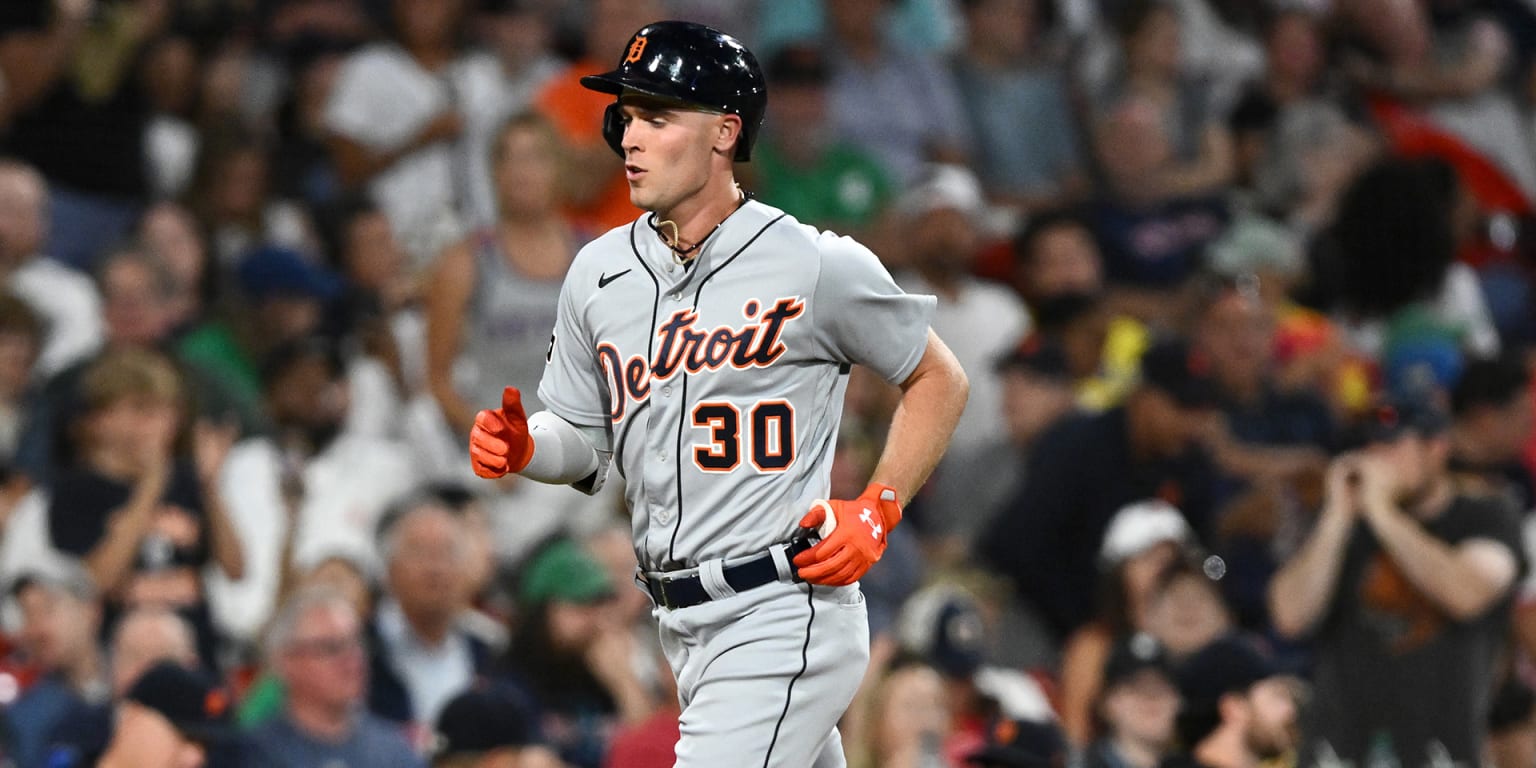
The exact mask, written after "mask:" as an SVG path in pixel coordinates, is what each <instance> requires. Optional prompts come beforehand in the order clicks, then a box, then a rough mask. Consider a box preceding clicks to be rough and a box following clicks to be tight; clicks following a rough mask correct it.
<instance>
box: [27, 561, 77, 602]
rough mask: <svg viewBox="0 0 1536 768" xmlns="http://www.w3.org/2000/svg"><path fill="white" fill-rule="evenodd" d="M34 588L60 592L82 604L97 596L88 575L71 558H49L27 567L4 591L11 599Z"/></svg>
mask: <svg viewBox="0 0 1536 768" xmlns="http://www.w3.org/2000/svg"><path fill="white" fill-rule="evenodd" d="M34 586H36V587H42V588H44V589H49V590H53V591H56V592H61V593H63V594H66V595H69V596H71V597H73V598H75V599H76V600H80V601H82V602H91V601H94V600H95V599H96V598H97V596H98V595H99V592H98V590H97V589H96V582H95V581H94V580H92V579H91V575H90V573H88V572H87V571H86V570H85V567H84V566H83V565H81V564H80V562H79V561H78V560H75V559H73V558H51V559H48V560H45V561H42V562H39V563H36V564H34V565H32V566H29V567H27V568H26V569H25V570H23V571H22V572H21V573H19V574H17V575H16V577H15V578H13V579H11V583H10V587H9V589H7V590H6V591H7V592H8V593H9V594H10V595H11V597H20V596H21V592H22V590H24V589H26V588H27V587H34Z"/></svg>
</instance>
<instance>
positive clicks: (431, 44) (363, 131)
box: [325, 0, 496, 263]
mask: <svg viewBox="0 0 1536 768" xmlns="http://www.w3.org/2000/svg"><path fill="white" fill-rule="evenodd" d="M392 11H393V15H392V21H393V28H394V30H395V38H394V39H393V40H389V41H386V42H381V43H376V44H374V45H370V46H368V47H365V48H363V49H362V50H360V51H358V52H357V53H355V54H353V55H352V56H351V57H349V58H348V59H347V60H346V62H344V63H343V64H342V67H341V72H340V73H339V74H338V75H337V78H336V83H335V86H334V89H333V90H332V91H331V98H330V102H329V103H328V104H327V105H326V110H325V124H326V127H327V128H329V129H330V132H331V152H332V154H333V155H334V157H335V160H336V167H337V171H338V172H339V174H340V176H341V181H342V183H343V184H344V185H346V186H349V187H362V186H364V185H366V187H367V188H368V190H369V192H370V193H371V194H372V195H373V197H374V198H375V199H376V200H378V202H379V205H381V206H382V207H383V208H384V211H385V213H387V214H388V215H389V219H390V224H391V225H392V226H393V227H394V228H395V234H396V236H398V237H399V238H400V240H401V242H402V243H404V244H405V247H406V250H407V251H408V252H410V253H411V254H412V255H413V256H415V257H416V258H417V259H418V263H424V262H425V260H426V259H428V258H430V257H431V256H432V255H435V254H436V253H437V251H438V250H439V249H441V248H442V247H443V246H445V245H447V244H448V242H450V241H451V240H453V239H455V238H456V237H458V236H459V235H460V234H462V232H461V231H460V230H461V224H460V218H459V216H458V214H457V212H458V211H459V210H461V208H462V207H463V205H464V204H465V202H466V200H465V198H466V197H467V192H468V190H467V189H466V186H465V182H466V180H467V178H468V176H467V174H468V172H469V168H468V163H467V154H466V151H465V145H466V144H467V143H470V142H468V141H467V139H468V138H470V137H469V136H468V132H467V129H468V128H469V119H468V118H469V114H470V111H471V109H478V108H479V107H477V106H475V105H476V104H477V103H481V102H484V101H485V99H484V97H483V94H486V93H488V92H493V91H495V90H496V88H495V85H494V83H493V84H489V85H487V84H486V83H485V82H484V79H483V78H484V75H485V74H486V72H487V70H486V69H485V68H481V67H474V66H471V65H470V60H469V58H468V57H467V56H466V55H465V54H464V52H463V51H462V50H461V47H460V45H459V42H458V41H459V32H460V24H461V22H462V20H463V15H464V0H394V2H393V5H392Z"/></svg>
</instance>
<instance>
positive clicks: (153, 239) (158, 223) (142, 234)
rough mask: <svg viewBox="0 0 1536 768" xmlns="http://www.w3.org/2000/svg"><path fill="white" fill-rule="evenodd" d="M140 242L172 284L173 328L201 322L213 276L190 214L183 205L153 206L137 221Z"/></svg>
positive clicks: (212, 288)
mask: <svg viewBox="0 0 1536 768" xmlns="http://www.w3.org/2000/svg"><path fill="white" fill-rule="evenodd" d="M138 236H139V239H140V240H141V241H142V242H143V243H144V247H145V248H146V249H148V250H149V252H151V253H153V254H155V256H157V257H158V258H159V259H160V261H161V263H163V264H164V265H165V269H166V271H167V272H169V273H170V275H171V277H172V279H173V280H174V282H175V293H176V305H177V308H176V312H175V320H174V321H173V326H174V327H175V328H176V329H177V330H180V331H184V330H186V329H187V328H189V327H190V326H191V325H192V324H194V323H196V322H198V321H200V320H201V319H202V316H203V312H204V311H205V310H206V309H207V301H208V300H209V299H210V298H212V297H213V295H214V291H215V288H216V286H215V284H214V283H213V282H212V280H213V279H214V278H215V276H216V271H215V269H214V265H212V264H210V263H209V260H208V249H207V247H206V246H205V245H204V243H203V235H202V232H201V231H200V230H199V229H198V226H197V221H196V220H195V219H194V218H193V217H192V213H191V212H190V211H188V210H187V209H186V208H183V207H182V206H180V205H178V204H176V203H171V202H162V203H156V204H155V205H154V206H152V207H151V208H150V209H149V210H147V211H145V212H144V217H143V218H141V219H139V226H138Z"/></svg>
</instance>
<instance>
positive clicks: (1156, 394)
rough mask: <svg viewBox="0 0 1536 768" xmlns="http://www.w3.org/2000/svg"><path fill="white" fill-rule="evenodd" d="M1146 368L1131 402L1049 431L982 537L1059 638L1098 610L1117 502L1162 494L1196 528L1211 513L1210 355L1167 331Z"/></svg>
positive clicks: (1203, 526)
mask: <svg viewBox="0 0 1536 768" xmlns="http://www.w3.org/2000/svg"><path fill="white" fill-rule="evenodd" d="M1142 374H1143V379H1142V383H1141V384H1140V385H1139V386H1138V387H1137V389H1136V390H1135V391H1134V392H1133V393H1132V394H1131V395H1130V396H1129V397H1128V398H1127V400H1126V402H1125V404H1124V405H1121V406H1118V407H1116V408H1113V409H1110V410H1108V411H1105V412H1103V413H1099V414H1090V415H1077V416H1073V417H1071V418H1068V419H1065V420H1063V421H1062V422H1061V423H1059V424H1057V425H1056V426H1055V427H1054V428H1052V429H1051V430H1050V431H1048V432H1046V433H1045V434H1044V435H1042V436H1041V438H1040V442H1039V443H1038V444H1037V446H1036V448H1035V451H1034V453H1033V455H1032V457H1031V462H1030V464H1029V465H1028V467H1027V469H1026V470H1025V475H1024V480H1023V482H1022V483H1021V484H1020V485H1019V486H1018V488H1017V490H1016V492H1015V493H1014V495H1013V496H1012V497H1011V501H1010V502H1009V503H1007V504H1005V505H1004V506H1003V507H1002V508H1001V509H1000V510H999V512H998V514H997V516H996V517H994V519H993V520H992V521H991V523H990V524H989V525H988V527H987V529H986V534H985V536H984V538H983V540H982V542H981V544H980V546H979V554H980V555H981V556H982V557H983V558H984V559H985V560H986V562H988V563H989V564H990V565H991V567H993V568H995V569H996V570H997V572H998V573H1000V574H1004V575H1006V576H1007V577H1008V578H1010V579H1011V580H1012V581H1013V583H1014V585H1015V586H1016V588H1017V590H1018V594H1019V596H1020V597H1021V598H1022V599H1024V600H1025V601H1026V602H1027V603H1028V604H1029V605H1030V606H1031V607H1032V608H1033V610H1035V611H1038V612H1039V615H1040V616H1041V618H1043V619H1045V620H1046V622H1047V623H1048V625H1049V626H1050V628H1051V630H1052V631H1053V632H1054V633H1055V634H1056V636H1057V637H1058V638H1064V637H1066V635H1068V634H1069V633H1070V632H1071V631H1072V630H1074V629H1076V628H1077V627H1079V626H1081V625H1082V624H1083V623H1085V622H1087V621H1088V620H1090V619H1091V618H1092V613H1093V589H1094V586H1093V585H1094V584H1095V583H1097V579H1096V572H1097V569H1096V567H1095V565H1094V555H1095V553H1097V552H1098V549H1099V544H1100V542H1101V541H1102V540H1103V537H1104V531H1105V529H1106V527H1107V526H1108V524H1109V521H1110V519H1111V518H1112V517H1113V515H1114V513H1115V512H1116V511H1117V510H1119V509H1120V508H1121V507H1123V506H1125V505H1126V504H1128V503H1130V502H1133V501H1137V500H1140V499H1148V498H1160V499H1163V500H1165V501H1169V502H1170V503H1174V504H1175V506H1177V507H1178V508H1179V510H1180V511H1182V512H1183V513H1184V516H1185V518H1186V519H1187V520H1188V521H1189V522H1190V523H1191V527H1192V528H1193V529H1194V530H1195V532H1196V534H1197V535H1201V536H1203V535H1204V532H1205V531H1206V530H1207V526H1208V525H1209V524H1210V522H1211V507H1210V503H1211V502H1210V492H1211V485H1212V482H1213V471H1214V470H1213V468H1212V465H1211V463H1210V459H1209V457H1208V456H1207V455H1206V453H1205V450H1204V448H1203V445H1202V444H1203V441H1204V440H1206V438H1207V436H1208V435H1209V433H1210V431H1211V429H1212V427H1211V423H1212V421H1213V419H1214V417H1215V411H1214V406H1215V394H1216V393H1215V382H1214V381H1213V380H1212V378H1211V375H1210V364H1209V361H1208V360H1207V359H1206V358H1205V357H1204V356H1203V355H1202V354H1201V353H1199V352H1198V351H1196V350H1192V349H1191V348H1190V347H1189V345H1187V344H1185V343H1183V342H1180V341H1165V342H1161V343H1160V344H1159V345H1157V346H1155V347H1154V348H1153V349H1151V350H1150V351H1148V352H1147V355H1146V357H1145V358H1144V359H1143V361H1142Z"/></svg>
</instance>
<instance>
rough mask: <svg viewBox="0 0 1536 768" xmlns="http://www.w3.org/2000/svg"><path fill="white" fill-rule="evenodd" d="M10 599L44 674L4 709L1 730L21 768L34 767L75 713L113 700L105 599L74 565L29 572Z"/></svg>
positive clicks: (25, 646) (23, 639)
mask: <svg viewBox="0 0 1536 768" xmlns="http://www.w3.org/2000/svg"><path fill="white" fill-rule="evenodd" d="M10 594H11V596H12V597H13V598H14V599H15V600H16V603H17V605H18V606H19V607H20V609H21V618H22V623H21V627H20V629H19V631H18V633H17V637H16V639H17V642H18V643H19V644H20V646H21V649H22V651H23V652H24V653H25V654H27V656H28V657H29V658H30V659H32V661H33V664H34V665H35V666H36V667H37V668H38V669H39V671H40V672H41V673H42V677H41V678H40V679H38V681H37V682H35V683H33V684H32V685H31V686H29V687H27V688H26V690H25V691H23V692H22V694H21V696H20V697H18V698H17V699H16V700H15V701H14V702H12V703H11V704H10V705H9V706H7V707H6V708H5V709H4V710H0V730H3V731H4V732H5V734H6V739H7V743H6V750H7V754H8V755H9V757H10V759H11V760H12V761H14V763H15V765H17V766H33V765H39V764H41V763H42V762H43V757H44V755H45V754H46V748H47V744H48V738H49V737H50V736H51V735H52V734H53V733H54V732H55V731H56V730H57V729H58V728H59V727H60V726H63V725H67V723H66V718H67V717H68V716H69V714H70V713H71V712H75V711H79V710H80V709H83V708H86V707H89V706H92V705H99V704H101V703H102V702H104V701H105V700H106V699H107V697H108V696H110V695H111V686H110V684H109V683H108V671H107V660H106V655H105V654H104V653H102V649H101V646H100V645H99V643H100V637H101V618H102V617H101V599H100V597H99V596H98V595H97V593H96V585H95V584H93V583H91V579H90V575H89V574H87V573H86V572H85V570H84V569H83V568H81V567H80V566H79V565H78V564H76V563H73V562H68V561H63V562H60V563H58V564H55V565H50V566H47V567H43V568H39V569H33V570H28V571H25V572H23V573H22V575H21V576H19V577H18V578H16V579H15V581H14V582H13V583H12V584H11V586H10Z"/></svg>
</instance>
